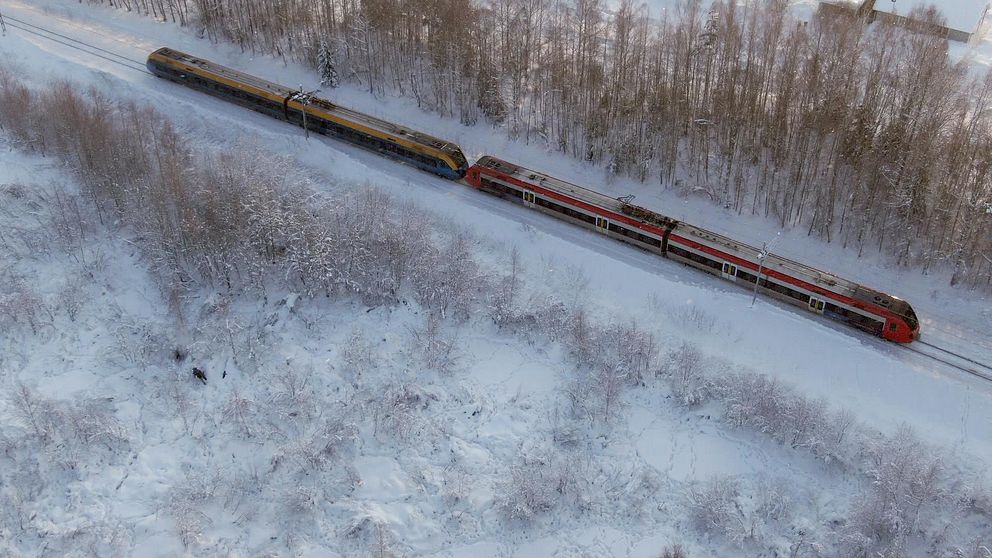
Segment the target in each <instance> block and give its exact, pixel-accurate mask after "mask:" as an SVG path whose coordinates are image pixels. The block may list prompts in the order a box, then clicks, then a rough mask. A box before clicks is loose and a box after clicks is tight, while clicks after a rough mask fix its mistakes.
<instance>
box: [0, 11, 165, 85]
mask: <svg viewBox="0 0 992 558" xmlns="http://www.w3.org/2000/svg"><path fill="white" fill-rule="evenodd" d="M4 19H6V21H7V24H8V25H9V26H10V27H12V28H14V29H19V30H21V31H24V32H25V33H29V34H31V35H35V36H37V37H41V38H43V39H47V40H49V41H52V42H55V43H58V44H60V45H63V46H67V47H69V48H72V49H75V50H78V51H80V52H84V53H86V54H89V55H91V56H95V57H97V58H100V59H103V60H106V61H107V62H112V63H114V64H118V65H120V66H124V67H125V68H128V69H129V70H135V71H139V72H142V73H145V74H149V73H151V72H149V71H148V69H147V68H145V64H144V62H142V61H140V60H134V59H133V58H128V57H127V56H124V55H121V54H118V53H116V52H113V51H110V50H107V49H105V48H101V47H98V46H96V45H91V44H89V43H87V42H84V41H80V40H79V39H75V38H73V37H69V36H67V35H63V34H61V33H56V32H55V31H51V30H49V29H45V28H44V27H41V26H39V25H35V24H33V23H29V22H27V21H22V20H20V19H17V18H14V17H10V16H6V17H5V18H4V17H0V22H2V21H4ZM11 22H14V23H11ZM29 28H31V29H29ZM56 37H58V38H56ZM62 39H65V40H62ZM73 43H76V44H73ZM80 45H81V46H80ZM83 47H85V48H83ZM87 49H89V50H87ZM93 51H96V52H93ZM101 53H105V54H106V56H105V55H104V54H101Z"/></svg>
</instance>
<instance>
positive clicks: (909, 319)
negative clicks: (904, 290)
mask: <svg viewBox="0 0 992 558" xmlns="http://www.w3.org/2000/svg"><path fill="white" fill-rule="evenodd" d="M890 309H891V310H892V311H893V312H895V313H896V314H899V315H900V316H902V317H903V318H905V319H906V325H908V326H909V329H911V330H913V331H916V329H917V328H918V327H920V320H918V319H917V318H916V312H913V307H912V306H910V305H909V304H907V303H906V301H904V300H898V299H896V300H895V301H894V302H893V303H892V306H891V307H890Z"/></svg>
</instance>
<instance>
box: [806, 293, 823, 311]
mask: <svg viewBox="0 0 992 558" xmlns="http://www.w3.org/2000/svg"><path fill="white" fill-rule="evenodd" d="M809 309H810V310H812V311H814V312H816V313H817V314H822V313H823V301H822V300H820V299H818V298H816V297H815V296H811V297H809Z"/></svg>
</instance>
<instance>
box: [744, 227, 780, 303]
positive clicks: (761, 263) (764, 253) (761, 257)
mask: <svg viewBox="0 0 992 558" xmlns="http://www.w3.org/2000/svg"><path fill="white" fill-rule="evenodd" d="M779 238H782V233H781V232H777V233H775V238H773V239H772V241H771V242H762V243H761V251H760V252H758V276H757V277H755V278H754V294H753V295H752V296H751V306H752V307H754V301H755V300H757V299H758V284H759V283H761V270H762V269H764V267H765V258H767V257H768V250H769V249H770V248H771V247H772V245H774V244H775V243H776V242H777V241H778V239H779Z"/></svg>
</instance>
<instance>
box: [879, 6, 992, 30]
mask: <svg viewBox="0 0 992 558" xmlns="http://www.w3.org/2000/svg"><path fill="white" fill-rule="evenodd" d="M928 5H933V6H936V8H937V10H938V11H939V12H940V13H941V14H942V15H943V16H944V17H945V18H947V27H949V28H951V29H957V30H960V31H964V32H966V33H971V32H973V31H975V28H976V27H978V24H979V22H980V21H981V19H982V15H983V14H984V13H985V10H986V9H987V8H988V6H989V1H988V0H932V1H928V0H876V2H875V11H877V12H883V13H890V14H895V15H901V16H905V15H909V12H911V11H913V9H914V8H917V7H926V6H928Z"/></svg>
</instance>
